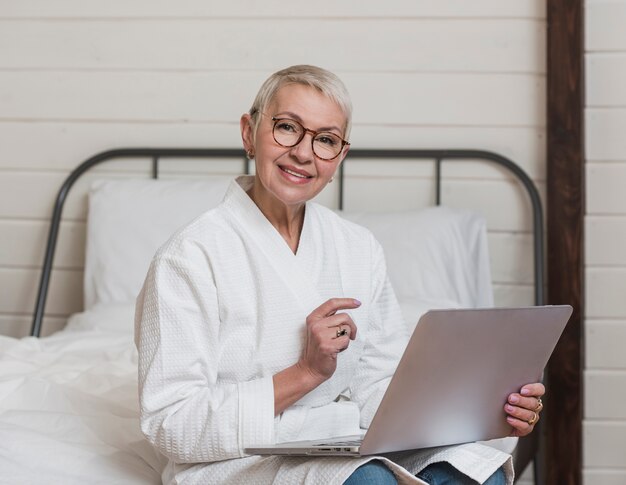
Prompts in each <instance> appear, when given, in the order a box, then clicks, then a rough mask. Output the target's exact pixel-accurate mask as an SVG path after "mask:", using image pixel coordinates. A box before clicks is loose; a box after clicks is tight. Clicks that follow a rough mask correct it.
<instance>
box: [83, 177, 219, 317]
mask: <svg viewBox="0 0 626 485" xmlns="http://www.w3.org/2000/svg"><path fill="white" fill-rule="evenodd" d="M230 181H231V179H230V178H224V179H212V180H145V179H144V180H98V181H96V182H94V183H93V185H92V186H91V188H90V191H89V213H88V218H87V249H86V260H85V281H84V306H85V309H89V308H91V307H92V306H94V305H95V304H97V303H105V304H108V303H123V302H134V301H135V298H136V297H137V294H138V293H139V290H140V289H141V285H142V284H143V280H144V278H145V277H146V273H147V272H148V267H149V266H150V261H151V260H152V257H153V256H154V254H155V252H156V251H157V249H158V248H159V247H160V246H161V245H162V244H163V243H165V242H166V241H167V240H168V238H169V237H170V236H171V235H172V234H173V233H174V232H175V231H176V230H177V229H179V228H180V227H182V226H183V225H185V224H186V223H187V222H189V221H191V220H192V219H194V218H195V217H197V216H198V215H200V214H201V213H203V212H204V211H206V210H208V209H211V208H212V207H215V206H216V205H217V204H219V203H220V202H221V201H222V199H223V197H224V194H225V193H226V189H227V188H228V186H229V184H230Z"/></svg>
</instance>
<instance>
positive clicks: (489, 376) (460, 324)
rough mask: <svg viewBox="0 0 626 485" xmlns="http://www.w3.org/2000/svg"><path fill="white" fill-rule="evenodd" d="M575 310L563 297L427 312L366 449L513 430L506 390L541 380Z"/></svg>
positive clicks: (475, 437)
mask: <svg viewBox="0 0 626 485" xmlns="http://www.w3.org/2000/svg"><path fill="white" fill-rule="evenodd" d="M571 313H572V307H571V306H569V305H563V306H545V307H528V308H497V309H494V308H491V309H472V310H467V309H463V310H432V311H429V312H428V313H426V314H425V315H423V316H422V318H421V319H420V321H419V323H418V325H417V327H416V328H415V331H414V332H413V335H412V336H411V339H410V341H409V344H408V345H407V348H406V350H405V352H404V355H403V357H402V359H401V361H400V364H399V365H398V369H397V370H396V372H395V374H394V376H393V378H392V380H391V383H390V384H389V387H388V389H387V392H386V393H385V396H384V397H383V400H382V402H381V404H380V406H379V408H378V410H377V412H376V415H375V416H374V419H373V421H372V424H371V426H370V428H369V430H368V432H367V434H366V436H365V439H364V440H363V444H362V445H361V449H360V452H361V454H362V455H367V454H376V453H383V452H389V451H396V450H409V449H414V448H425V447H432V446H441V445H450V444H456V443H464V442H471V441H479V440H488V439H492V438H500V437H504V436H508V435H509V434H510V432H511V428H510V427H509V425H508V424H507V423H506V419H505V413H504V409H503V407H504V404H505V402H506V399H507V396H508V395H509V394H510V393H511V392H517V391H519V389H520V388H521V386H523V385H524V384H528V383H531V382H537V381H540V380H541V374H542V371H543V368H544V367H545V366H546V364H547V362H548V359H549V357H550V354H551V353H552V351H553V350H554V347H555V346H556V343H557V341H558V339H559V337H560V335H561V333H562V332H563V329H564V328H565V325H566V324H567V321H568V319H569V317H570V315H571Z"/></svg>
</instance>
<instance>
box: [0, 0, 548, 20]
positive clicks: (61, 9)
mask: <svg viewBox="0 0 626 485" xmlns="http://www.w3.org/2000/svg"><path fill="white" fill-rule="evenodd" d="M544 10H545V9H544V2H543V1H540V0H527V1H524V2H502V1H501V0H473V1H472V2H471V4H470V3H468V2H466V1H465V0H448V1H445V2H442V1H440V0H419V1H414V2H388V3H381V2H379V1H378V0H363V1H359V0H348V1H343V2H336V1H332V0H320V1H317V2H309V3H306V2H304V3H303V2H298V3H294V4H289V3H287V4H286V3H285V2H281V1H278V0H266V1H264V2H262V3H259V2H257V1H255V0H238V1H237V2H207V1H206V0H179V1H177V2H175V3H174V2H170V1H168V0H139V1H137V0H136V1H133V2H127V1H123V0H111V1H108V2H84V1H82V0H56V1H55V2H54V4H51V3H49V2H45V1H44V2H42V1H40V0H20V1H19V2H16V1H14V0H0V12H1V14H0V16H1V17H5V18H11V17H35V18H38V17H48V18H57V17H60V18H64V17H77V18H94V17H95V18H100V17H114V18H120V17H190V18H197V17H202V16H204V17H261V18H266V17H268V18H282V17H314V18H329V17H353V18H359V17H401V18H404V17H407V16H408V17H411V16H413V17H469V18H476V17H481V18H484V17H487V18H491V17H495V18H516V17H523V18H527V17H530V18H545V12H544Z"/></svg>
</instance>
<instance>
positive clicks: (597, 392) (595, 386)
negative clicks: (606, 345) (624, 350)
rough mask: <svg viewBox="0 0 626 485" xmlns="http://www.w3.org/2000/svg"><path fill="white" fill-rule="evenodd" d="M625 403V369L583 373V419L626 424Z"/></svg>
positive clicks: (625, 455)
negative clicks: (610, 420) (600, 397)
mask: <svg viewBox="0 0 626 485" xmlns="http://www.w3.org/2000/svg"><path fill="white" fill-rule="evenodd" d="M599 396H602V399H598V397H599ZM625 401H626V369H624V370H612V371H609V370H587V371H586V372H585V418H587V419H594V418H595V419H614V420H624V421H625V424H626V406H624V402H625ZM625 452H626V449H625ZM624 458H625V459H626V453H625V454H624ZM624 465H625V466H626V463H624Z"/></svg>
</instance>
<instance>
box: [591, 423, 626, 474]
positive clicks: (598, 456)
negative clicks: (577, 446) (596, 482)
mask: <svg viewBox="0 0 626 485" xmlns="http://www.w3.org/2000/svg"><path fill="white" fill-rule="evenodd" d="M583 432H584V440H583V446H584V453H583V457H584V467H585V468H617V469H621V470H624V469H626V422H625V421H589V420H587V421H585V422H584V424H583Z"/></svg>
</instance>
